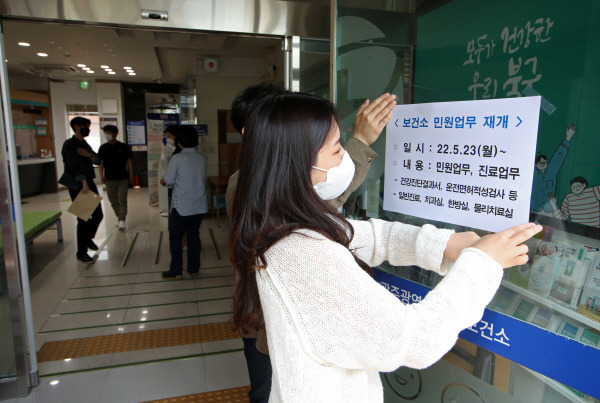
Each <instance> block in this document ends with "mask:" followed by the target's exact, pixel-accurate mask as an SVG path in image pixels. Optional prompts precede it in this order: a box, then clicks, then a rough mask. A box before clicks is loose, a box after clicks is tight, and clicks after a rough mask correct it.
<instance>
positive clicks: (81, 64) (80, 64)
mask: <svg viewBox="0 0 600 403" xmlns="http://www.w3.org/2000/svg"><path fill="white" fill-rule="evenodd" d="M77 67H85V64H83V63H79V64H78V65H77Z"/></svg>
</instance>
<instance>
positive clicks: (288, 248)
mask: <svg viewBox="0 0 600 403" xmlns="http://www.w3.org/2000/svg"><path fill="white" fill-rule="evenodd" d="M241 155H242V156H243V158H242V162H241V168H240V174H239V179H238V187H237V190H236V194H235V199H234V200H235V204H234V209H233V212H234V215H233V231H232V235H231V237H232V239H231V243H230V245H231V258H232V262H233V264H234V268H235V291H234V322H235V324H236V326H238V327H239V328H242V329H243V328H247V329H249V328H256V327H258V326H260V314H259V313H260V310H261V307H262V312H263V313H264V319H265V325H266V330H267V335H268V343H269V352H270V357H271V362H272V365H273V379H272V387H271V396H270V401H271V402H281V401H283V402H321V401H322V402H382V401H383V391H382V386H381V381H380V379H379V374H378V373H379V372H380V371H393V370H394V369H396V368H398V367H399V366H409V367H413V368H424V367H427V366H429V365H431V364H433V363H434V362H436V361H437V360H438V359H440V358H441V357H442V356H443V355H444V354H445V353H446V352H447V351H448V350H449V349H450V348H451V347H452V346H453V344H454V343H455V341H456V339H457V336H458V333H459V332H460V331H461V330H462V329H464V328H467V327H469V326H471V325H473V324H474V323H476V322H477V321H478V320H479V319H480V318H481V316H482V314H483V310H484V308H485V306H486V305H487V304H488V303H489V301H490V300H491V299H492V297H493V295H494V293H495V291H496V290H497V288H498V286H499V285H500V280H501V278H502V268H503V267H504V268H506V267H510V266H513V265H517V264H523V263H525V262H526V260H527V256H526V252H527V247H526V246H525V245H523V244H522V242H524V241H525V240H527V239H528V238H530V237H531V236H533V235H534V234H535V233H537V232H539V231H540V230H541V227H539V226H534V225H533V224H523V225H520V226H517V227H514V228H511V229H509V230H506V231H504V232H500V233H498V234H493V235H489V236H486V237H483V238H479V237H478V236H477V235H475V234H474V233H472V232H466V233H460V234H455V233H454V232H453V231H451V230H444V229H436V228H435V227H433V226H431V225H424V226H423V227H415V226H411V225H406V224H402V223H392V222H386V221H382V220H369V221H350V220H346V219H344V217H343V216H342V215H341V214H340V213H339V212H337V211H336V210H335V209H333V208H332V207H330V206H329V205H328V204H327V203H325V202H324V201H323V200H322V199H321V198H320V197H319V193H320V192H321V189H323V188H330V189H331V188H333V189H335V188H336V187H342V186H344V184H345V183H346V182H347V176H348V171H349V169H347V167H348V164H347V163H346V162H345V161H346V158H347V155H346V153H345V151H344V149H343V148H342V147H341V145H340V132H339V128H338V124H337V113H336V110H335V108H334V107H333V105H332V104H331V103H330V102H329V101H326V100H324V99H322V98H318V97H315V96H312V95H307V94H300V93H286V94H279V95H274V96H272V97H269V98H267V99H265V100H263V101H262V102H261V103H260V104H258V105H257V106H256V107H255V109H254V110H253V111H252V113H251V114H250V116H249V119H248V121H247V124H246V128H245V135H244V139H243V145H242V151H241ZM350 175H351V173H350ZM384 260H388V261H389V262H390V263H391V264H393V265H418V266H420V267H423V268H425V269H429V270H433V271H436V272H437V273H440V274H442V275H445V278H444V279H443V280H442V281H441V282H440V284H439V285H438V286H437V287H436V288H435V289H434V290H433V291H431V292H430V293H429V294H428V295H427V296H426V297H425V298H424V299H423V300H422V301H421V302H420V303H418V304H413V305H404V304H402V303H401V302H400V301H399V300H398V299H397V298H396V297H394V296H393V295H392V294H391V293H390V292H388V291H387V290H386V289H385V288H383V287H382V286H381V285H379V284H377V283H376V282H375V281H374V280H373V279H372V277H371V273H372V272H371V269H370V267H372V266H377V265H379V264H381V263H382V262H383V261H384Z"/></svg>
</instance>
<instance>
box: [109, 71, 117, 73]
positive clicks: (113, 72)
mask: <svg viewBox="0 0 600 403" xmlns="http://www.w3.org/2000/svg"><path fill="white" fill-rule="evenodd" d="M108 74H117V73H115V72H114V71H109V72H108Z"/></svg>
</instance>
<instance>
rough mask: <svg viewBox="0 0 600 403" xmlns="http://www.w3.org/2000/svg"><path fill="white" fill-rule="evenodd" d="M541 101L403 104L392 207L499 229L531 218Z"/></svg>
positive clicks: (391, 135)
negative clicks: (532, 184)
mask: <svg viewBox="0 0 600 403" xmlns="http://www.w3.org/2000/svg"><path fill="white" fill-rule="evenodd" d="M540 101H541V97H539V96H537V97H523V98H506V99H493V100H484V101H460V102H439V103H429V104H413V105H399V106H396V107H395V108H394V110H393V111H392V119H391V120H390V122H389V123H388V125H387V131H386V133H387V135H386V137H387V138H386V154H385V173H386V174H385V191H384V203H383V208H384V210H387V211H394V212H398V213H403V214H408V215H412V216H416V217H422V218H427V219H430V220H435V221H443V222H448V223H452V224H457V225H464V226H468V227H472V228H479V229H482V230H487V231H494V232H497V231H502V230H505V229H507V228H510V227H512V226H514V225H517V224H521V223H525V222H527V221H528V220H529V202H530V197H531V183H532V180H533V170H534V159H535V147H536V142H537V131H538V121H539V111H540Z"/></svg>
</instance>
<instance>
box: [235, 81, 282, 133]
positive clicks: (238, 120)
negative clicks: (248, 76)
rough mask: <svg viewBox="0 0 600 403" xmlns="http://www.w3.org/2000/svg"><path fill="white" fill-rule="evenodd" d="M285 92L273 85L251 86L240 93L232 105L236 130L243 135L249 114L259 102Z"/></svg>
mask: <svg viewBox="0 0 600 403" xmlns="http://www.w3.org/2000/svg"><path fill="white" fill-rule="evenodd" d="M284 92H285V89H284V88H283V87H281V86H279V85H276V84H272V83H261V84H255V85H251V86H250V87H248V88H246V89H245V90H243V91H242V92H240V93H239V94H238V95H237V97H235V98H234V100H233V102H232V103H231V123H233V127H235V130H237V131H238V133H240V134H242V129H243V128H244V126H245V125H246V118H247V117H248V113H249V112H250V110H251V109H252V107H253V106H254V105H255V104H256V103H257V102H259V101H260V100H262V99H263V98H265V97H267V96H269V95H274V94H282V93H284Z"/></svg>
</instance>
